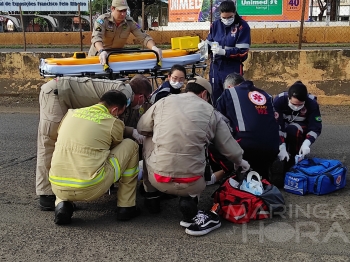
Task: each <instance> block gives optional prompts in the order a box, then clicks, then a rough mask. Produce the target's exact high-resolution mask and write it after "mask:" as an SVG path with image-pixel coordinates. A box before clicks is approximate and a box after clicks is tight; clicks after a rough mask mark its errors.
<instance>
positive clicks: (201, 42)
mask: <svg viewBox="0 0 350 262" xmlns="http://www.w3.org/2000/svg"><path fill="white" fill-rule="evenodd" d="M204 45H205V41H203V40H201V41H200V43H198V49H201V48H202V47H203V46H204Z"/></svg>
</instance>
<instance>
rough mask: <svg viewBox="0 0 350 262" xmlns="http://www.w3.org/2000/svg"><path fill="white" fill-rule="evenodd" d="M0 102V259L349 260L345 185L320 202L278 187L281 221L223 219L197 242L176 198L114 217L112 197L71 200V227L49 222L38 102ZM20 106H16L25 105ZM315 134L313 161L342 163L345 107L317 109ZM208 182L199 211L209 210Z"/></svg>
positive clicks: (349, 191)
mask: <svg viewBox="0 0 350 262" xmlns="http://www.w3.org/2000/svg"><path fill="white" fill-rule="evenodd" d="M16 99H17V98H14V100H11V101H10V102H8V101H5V102H3V101H1V100H0V259H1V261H349V257H350V249H349V246H350V241H349V240H350V223H349V222H350V201H349V200H350V196H349V195H350V186H349V182H350V181H349V178H347V183H348V184H347V186H346V187H345V188H344V189H342V190H339V191H337V192H334V193H332V194H329V195H324V196H315V195H307V196H297V195H293V194H289V193H286V192H284V191H283V190H282V193H283V195H284V197H285V201H286V204H287V212H286V214H285V215H284V216H277V217H273V218H272V219H267V220H261V221H251V222H250V223H249V224H247V225H238V224H233V223H230V222H228V221H222V226H221V228H219V229H218V230H215V231H213V232H211V233H210V234H208V235H206V236H202V237H193V236H189V235H187V234H185V232H184V229H183V228H181V226H180V225H179V222H180V220H181V214H180V211H179V210H178V208H177V204H178V199H171V200H164V201H163V202H162V213H161V214H159V215H151V214H149V213H148V212H147V210H145V208H144V206H143V201H142V198H141V197H140V196H138V197H137V204H138V205H139V206H140V208H141V209H142V214H141V215H140V216H139V217H137V218H135V219H134V220H132V221H127V222H119V221H116V214H115V209H116V194H115V192H114V194H112V195H108V194H106V195H104V196H103V197H102V198H100V199H98V200H96V201H94V202H90V203H88V202H78V203H77V205H78V208H79V209H78V211H76V212H75V213H74V215H73V221H72V224H71V225H67V226H57V225H55V224H54V222H53V218H54V212H43V211H40V210H39V207H38V196H36V195H35V164H36V134H37V126H38V119H39V115H38V109H37V104H36V101H29V102H28V101H26V102H22V101H16ZM23 106H24V107H23ZM321 112H322V116H323V124H324V127H323V132H322V135H321V136H320V138H319V139H318V140H317V142H316V143H315V144H314V145H312V147H311V156H317V157H321V158H332V159H339V160H341V161H342V162H343V163H344V164H345V165H347V166H349V165H350V147H349V144H350V136H349V131H350V117H349V115H350V114H349V112H350V111H349V107H348V106H343V107H321ZM216 188H217V185H214V186H209V187H208V188H207V189H206V190H205V192H204V193H203V196H202V197H201V200H200V203H199V207H200V208H202V209H207V208H210V207H211V204H212V199H211V198H210V195H211V193H212V192H213V191H214V190H215V189H216Z"/></svg>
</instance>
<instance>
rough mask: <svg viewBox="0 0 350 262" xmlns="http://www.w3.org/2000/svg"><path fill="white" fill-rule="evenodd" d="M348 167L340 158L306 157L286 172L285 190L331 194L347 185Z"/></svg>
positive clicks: (298, 192) (299, 193) (296, 192)
mask: <svg viewBox="0 0 350 262" xmlns="http://www.w3.org/2000/svg"><path fill="white" fill-rule="evenodd" d="M346 173H347V168H346V167H345V166H344V165H343V164H342V163H341V162H340V161H339V160H328V159H321V158H306V159H303V160H301V161H300V162H299V163H298V164H296V165H294V166H293V167H292V168H291V169H290V171H288V172H287V173H286V176H285V179H284V189H285V191H287V192H289V193H293V194H297V195H305V194H307V193H310V194H315V195H324V194H329V193H331V192H333V191H335V190H338V189H341V188H343V187H345V184H346Z"/></svg>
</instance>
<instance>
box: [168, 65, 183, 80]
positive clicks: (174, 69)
mask: <svg viewBox="0 0 350 262" xmlns="http://www.w3.org/2000/svg"><path fill="white" fill-rule="evenodd" d="M176 70H178V71H181V72H183V73H184V74H185V78H186V68H185V67H183V66H182V65H178V64H175V65H173V66H172V67H171V68H170V71H169V74H168V75H169V76H170V75H171V74H172V73H174V71H176Z"/></svg>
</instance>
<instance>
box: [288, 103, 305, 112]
mask: <svg viewBox="0 0 350 262" xmlns="http://www.w3.org/2000/svg"><path fill="white" fill-rule="evenodd" d="M288 106H289V108H290V109H292V110H293V111H299V110H300V109H302V108H303V107H304V105H301V106H296V105H293V104H292V103H291V102H290V101H288Z"/></svg>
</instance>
